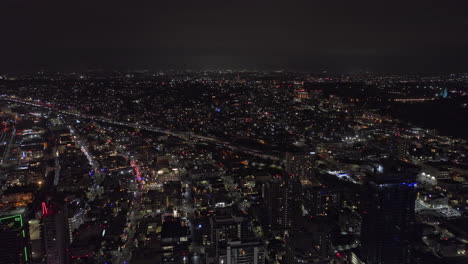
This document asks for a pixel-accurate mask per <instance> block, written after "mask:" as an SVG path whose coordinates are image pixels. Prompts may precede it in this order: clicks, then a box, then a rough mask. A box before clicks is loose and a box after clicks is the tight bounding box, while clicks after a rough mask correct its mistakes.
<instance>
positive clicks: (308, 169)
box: [285, 151, 316, 182]
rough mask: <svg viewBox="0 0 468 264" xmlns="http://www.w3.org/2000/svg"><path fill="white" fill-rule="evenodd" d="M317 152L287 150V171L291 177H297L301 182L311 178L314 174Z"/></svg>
mask: <svg viewBox="0 0 468 264" xmlns="http://www.w3.org/2000/svg"><path fill="white" fill-rule="evenodd" d="M315 159H316V157H315V152H304V151H301V152H287V153H286V158H285V165H286V168H285V169H286V172H288V173H289V177H290V178H297V179H299V180H300V181H301V182H302V181H308V180H310V177H311V176H313V166H314V161H315Z"/></svg>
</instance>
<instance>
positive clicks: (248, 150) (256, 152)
mask: <svg viewBox="0 0 468 264" xmlns="http://www.w3.org/2000/svg"><path fill="white" fill-rule="evenodd" d="M0 99H3V100H5V101H9V102H15V103H19V104H25V105H30V106H34V107H38V108H43V109H47V110H50V111H53V112H56V113H60V114H63V115H71V116H76V117H78V118H82V119H91V120H93V121H96V122H103V123H108V124H113V125H119V126H126V127H131V128H138V129H141V130H145V131H150V132H157V133H162V134H166V135H169V136H174V137H178V138H181V139H184V140H189V139H197V140H200V141H204V142H210V143H214V144H220V145H223V146H224V147H227V148H229V149H232V150H235V151H240V152H243V153H247V154H250V155H253V156H256V157H260V158H263V159H271V160H279V157H277V156H275V155H271V154H266V153H262V151H260V150H257V149H251V148H248V147H244V146H240V145H235V144H233V143H231V142H229V141H226V140H222V139H219V138H215V137H207V136H202V135H198V134H193V133H190V135H187V134H186V133H183V132H176V131H171V130H169V129H164V128H159V127H153V126H146V125H140V124H138V123H130V122H121V121H115V120H112V119H108V118H103V117H95V116H88V115H84V114H81V113H76V112H71V111H66V110H60V109H57V108H54V107H50V106H47V105H45V104H43V103H39V102H35V101H25V100H21V99H17V98H12V97H5V96H3V97H0Z"/></svg>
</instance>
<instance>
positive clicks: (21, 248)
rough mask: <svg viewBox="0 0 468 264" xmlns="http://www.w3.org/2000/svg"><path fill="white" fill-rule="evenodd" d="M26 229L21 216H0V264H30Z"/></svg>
mask: <svg viewBox="0 0 468 264" xmlns="http://www.w3.org/2000/svg"><path fill="white" fill-rule="evenodd" d="M26 227H27V225H26V223H25V221H24V219H23V216H22V215H21V214H16V215H8V216H0V264H25V263H30V259H31V254H30V250H29V246H28V232H27V228H26Z"/></svg>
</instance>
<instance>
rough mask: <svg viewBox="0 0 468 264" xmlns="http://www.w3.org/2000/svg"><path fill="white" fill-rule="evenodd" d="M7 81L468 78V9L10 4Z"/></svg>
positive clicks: (430, 3)
mask: <svg viewBox="0 0 468 264" xmlns="http://www.w3.org/2000/svg"><path fill="white" fill-rule="evenodd" d="M0 29H1V33H0V34H1V38H0V54H1V55H0V71H1V72H10V71H11V72H12V71H35V70H39V69H46V70H64V71H71V70H84V69H90V68H93V69H96V68H102V69H143V68H147V69H244V68H245V69H258V70H279V69H287V70H306V71H322V70H328V71H333V72H342V73H353V72H359V71H363V70H365V71H373V72H396V73H403V72H462V71H468V1H465V0H437V1H436V0H426V1H420V0H407V1H378V0H372V1H369V0H364V1H360V0H347V1H336V0H335V1H333V0H326V1H325V0H307V1H294V0H288V1H273V0H270V1H254V0H250V1H243V0H237V1H231V0H217V1H205V0H198V1H197V0H191V1H178V0H165V1H159V0H153V1H137V0H129V1H120V0H119V1H116V0H114V1H106V0H79V1H78V0H74V1H72V0H62V1H48V0H29V1H25V0H2V1H0Z"/></svg>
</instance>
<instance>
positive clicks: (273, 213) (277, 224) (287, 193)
mask: <svg viewBox="0 0 468 264" xmlns="http://www.w3.org/2000/svg"><path fill="white" fill-rule="evenodd" d="M291 188H292V184H290V183H289V182H288V181H285V180H284V179H273V180H271V181H269V182H267V183H266V184H265V188H264V199H265V203H266V209H267V221H268V225H269V227H270V228H271V229H272V230H287V229H288V228H289V226H290V221H291Z"/></svg>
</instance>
